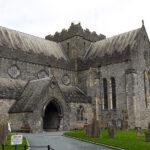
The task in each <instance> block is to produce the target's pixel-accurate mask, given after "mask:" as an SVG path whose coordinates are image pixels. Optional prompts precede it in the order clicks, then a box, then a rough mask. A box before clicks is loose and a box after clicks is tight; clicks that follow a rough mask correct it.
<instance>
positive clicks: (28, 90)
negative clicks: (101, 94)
mask: <svg viewBox="0 0 150 150" xmlns="http://www.w3.org/2000/svg"><path fill="white" fill-rule="evenodd" d="M50 82H51V78H43V79H38V80H32V81H30V82H28V83H27V85H26V87H25V88H24V91H23V93H22V95H21V96H20V98H19V99H18V101H16V103H15V104H14V105H13V106H12V107H11V108H10V110H9V113H18V112H19V113H21V112H33V111H34V110H35V109H36V108H37V105H38V104H39V103H40V102H41V101H40V100H42V99H43V98H44V94H45V92H46V90H48V89H49V88H48V86H49V85H50ZM59 87H60V90H61V91H62V94H63V96H65V100H66V101H67V102H84V103H89V102H91V101H90V100H91V99H90V98H89V97H87V96H86V95H85V94H84V93H83V92H82V91H81V90H80V89H79V88H77V87H75V86H65V85H59Z"/></svg>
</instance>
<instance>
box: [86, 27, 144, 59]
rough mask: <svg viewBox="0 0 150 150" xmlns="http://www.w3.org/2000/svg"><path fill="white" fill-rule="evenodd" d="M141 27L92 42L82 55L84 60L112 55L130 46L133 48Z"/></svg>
mask: <svg viewBox="0 0 150 150" xmlns="http://www.w3.org/2000/svg"><path fill="white" fill-rule="evenodd" d="M141 29H142V28H138V29H136V30H132V31H129V32H126V33H122V34H119V35H116V36H113V37H110V38H106V39H104V40H101V41H98V42H95V43H92V44H91V46H90V47H89V49H88V50H87V51H86V53H85V55H84V60H87V59H93V58H96V57H99V58H101V57H104V56H105V55H112V54H113V53H114V52H115V53H117V52H119V53H122V52H123V51H124V50H126V49H127V48H129V47H130V49H133V48H134V46H135V44H137V39H136V37H137V35H138V34H139V33H140V31H141Z"/></svg>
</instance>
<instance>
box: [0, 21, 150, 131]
mask: <svg viewBox="0 0 150 150" xmlns="http://www.w3.org/2000/svg"><path fill="white" fill-rule="evenodd" d="M3 31H4V32H5V33H3ZM8 33H9V34H10V38H11V40H10V38H9V36H8V35H9V34H8ZM0 34H1V36H0V77H1V78H5V81H6V80H7V81H8V80H11V82H9V83H10V84H6V83H5V84H3V83H4V82H3V81H4V80H3V81H2V79H1V78H0V83H1V84H0V85H1V88H0V96H1V99H0V118H2V119H3V120H5V121H11V122H10V123H11V126H12V128H13V129H14V130H16V129H21V127H22V126H24V122H25V121H26V122H27V123H28V124H29V125H30V127H31V130H32V131H33V132H36V131H42V130H43V118H44V115H46V114H45V109H46V107H47V106H48V104H49V102H50V101H51V100H56V103H58V105H57V107H61V109H62V112H63V113H58V112H57V113H58V116H59V117H60V118H59V119H60V124H59V130H66V129H74V128H83V127H84V124H85V123H88V124H89V123H91V121H92V118H93V113H92V112H93V109H95V110H96V119H97V120H99V121H100V125H101V127H104V128H105V127H108V124H109V122H111V121H112V120H114V123H113V125H114V126H115V128H120V129H127V128H135V127H142V128H147V124H148V121H149V120H150V110H149V107H150V90H149V83H150V61H149V57H150V44H149V39H148V36H147V33H146V30H145V27H144V26H142V28H139V29H136V30H133V31H130V32H127V33H123V34H121V35H117V36H114V37H111V38H106V39H105V37H104V36H103V35H100V36H98V35H97V34H95V33H90V32H89V31H88V30H83V29H82V27H81V25H80V24H77V25H75V24H72V25H71V27H70V29H69V30H68V31H65V30H63V31H62V32H61V33H60V34H58V33H57V34H55V36H53V37H47V38H49V39H51V40H55V41H57V42H58V41H59V42H58V43H56V42H51V41H48V40H45V39H41V38H37V37H34V36H30V35H26V34H22V33H20V32H17V31H12V30H9V29H5V28H3V27H2V28H0ZM70 35H71V36H70ZM19 38H20V39H19ZM99 40H101V41H99ZM18 41H21V42H18ZM38 41H39V42H38ZM60 41H61V42H60ZM94 41H97V42H94ZM47 76H48V77H49V79H51V78H52V77H53V79H54V80H53V81H52V82H50V81H49V80H45V79H43V80H42V79H41V78H43V77H47ZM112 77H113V78H114V79H115V83H116V86H115V91H116V108H113V96H112V94H113V90H112V82H111V78H112ZM12 78H15V82H14V81H13V80H14V79H12ZM104 78H105V79H106V81H107V100H108V108H104V85H103V79H104ZM20 81H21V82H20ZM45 82H46V83H45ZM7 83H8V82H7ZM14 83H15V84H14ZM17 83H18V84H17ZM26 83H27V84H26ZM31 83H39V84H34V86H30V85H31ZM44 83H45V84H44ZM43 84H44V86H42V85H43ZM9 85H10V86H9ZM39 89H40V90H39ZM14 103H15V104H14ZM18 104H19V105H18ZM13 106H14V107H13ZM16 106H17V109H18V108H19V109H18V110H19V112H11V111H10V110H11V109H12V107H13V109H15V107H16ZM81 106H82V107H83V108H84V111H83V114H82V115H81V114H80V118H82V120H78V119H77V118H78V112H77V110H78V108H80V107H81ZM10 108H11V109H10ZM28 108H31V109H29V110H31V111H27V110H28ZM25 110H26V111H25ZM9 111H10V113H8V112H9ZM124 111H126V114H124ZM110 114H111V115H110ZM81 116H82V117H81ZM125 116H126V117H125ZM2 119H1V120H2Z"/></svg>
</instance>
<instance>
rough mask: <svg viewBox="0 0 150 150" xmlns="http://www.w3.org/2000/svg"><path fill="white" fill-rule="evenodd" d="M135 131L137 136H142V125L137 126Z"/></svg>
mask: <svg viewBox="0 0 150 150" xmlns="http://www.w3.org/2000/svg"><path fill="white" fill-rule="evenodd" d="M135 131H136V136H137V137H140V136H141V133H142V129H141V127H135Z"/></svg>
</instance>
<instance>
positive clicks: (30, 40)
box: [0, 27, 68, 65]
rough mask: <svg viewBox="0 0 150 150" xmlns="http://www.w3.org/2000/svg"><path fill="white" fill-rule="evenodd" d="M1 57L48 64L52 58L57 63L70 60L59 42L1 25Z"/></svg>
mask: <svg viewBox="0 0 150 150" xmlns="http://www.w3.org/2000/svg"><path fill="white" fill-rule="evenodd" d="M8 53H9V55H8ZM0 57H4V58H7V57H10V58H14V59H17V60H22V61H28V62H33V63H41V64H42V62H43V63H46V64H47V65H49V64H48V63H49V61H51V60H50V58H51V59H53V61H56V62H55V63H57V62H58V60H63V61H65V62H68V58H67V56H66V55H65V54H64V52H63V50H62V48H61V45H60V44H59V43H56V42H53V41H49V40H45V39H43V38H39V37H36V36H33V35H29V34H25V33H22V32H18V31H15V30H12V29H8V28H5V27H0ZM36 59H37V60H36ZM39 59H40V61H39ZM46 60H47V61H46ZM45 61H46V62H45Z"/></svg>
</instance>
